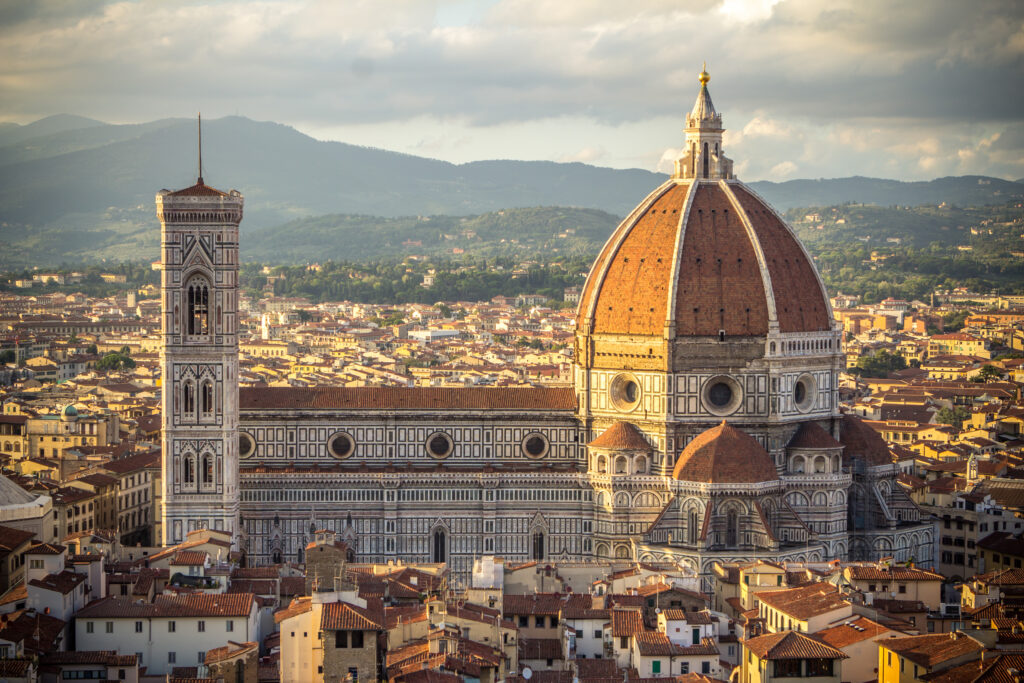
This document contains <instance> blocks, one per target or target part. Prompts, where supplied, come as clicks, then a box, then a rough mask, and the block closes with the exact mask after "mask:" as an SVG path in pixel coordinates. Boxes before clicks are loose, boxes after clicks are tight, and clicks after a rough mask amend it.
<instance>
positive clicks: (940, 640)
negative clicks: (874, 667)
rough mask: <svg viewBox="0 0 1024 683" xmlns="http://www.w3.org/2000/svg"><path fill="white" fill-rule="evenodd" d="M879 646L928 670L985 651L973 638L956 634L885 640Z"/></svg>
mask: <svg viewBox="0 0 1024 683" xmlns="http://www.w3.org/2000/svg"><path fill="white" fill-rule="evenodd" d="M879 645H880V646H881V647H884V648H886V649H888V650H891V651H893V652H895V653H897V654H899V655H900V656H901V657H906V658H907V659H909V660H910V661H912V662H914V663H915V664H919V665H921V666H924V667H926V668H928V669H931V668H932V667H934V666H935V665H937V664H941V663H942V662H947V661H949V660H951V659H955V658H957V657H962V656H964V655H967V654H971V653H980V652H981V651H982V650H984V649H985V648H984V646H983V645H981V643H979V642H978V641H976V640H974V639H973V638H970V637H968V636H966V635H964V634H962V633H956V632H953V633H936V634H934V635H932V634H929V635H923V636H906V637H904V638H887V639H884V640H882V641H881V642H880V643H879Z"/></svg>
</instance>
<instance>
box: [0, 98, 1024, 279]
mask: <svg viewBox="0 0 1024 683" xmlns="http://www.w3.org/2000/svg"><path fill="white" fill-rule="evenodd" d="M203 138H204V160H205V162H206V163H205V169H204V175H205V177H206V179H207V181H208V182H210V183H211V184H213V185H214V186H218V187H221V188H222V189H230V188H232V187H234V188H238V189H240V190H241V191H242V192H243V193H244V194H245V197H246V218H245V222H244V223H243V231H244V233H243V234H244V235H245V237H244V238H243V245H245V246H244V247H243V249H246V250H247V251H248V252H249V253H251V254H253V255H254V256H255V255H263V256H265V257H266V258H268V259H272V258H287V259H289V260H302V259H304V258H315V254H317V253H318V252H319V250H321V249H324V248H327V249H330V248H333V247H332V246H331V244H330V243H331V242H332V239H326V238H327V237H329V233H330V231H331V230H332V228H331V223H332V221H333V223H334V224H335V227H337V228H338V229H339V230H342V231H346V230H347V231H348V232H345V233H344V234H346V235H352V236H354V237H355V241H356V242H357V243H359V244H360V245H362V246H363V247H365V250H364V251H363V252H360V253H366V254H367V257H368V258H371V257H375V256H374V255H375V254H376V255H386V254H389V253H393V251H394V249H395V244H400V243H401V242H404V241H406V240H410V239H411V240H413V241H417V240H420V239H421V238H423V237H424V236H425V237H426V241H425V242H424V245H425V246H426V245H427V244H428V243H429V240H430V239H431V237H430V234H431V231H432V230H433V229H434V228H437V227H438V226H439V225H440V224H438V223H435V225H433V226H430V229H428V230H425V231H424V230H419V228H423V227H424V226H423V225H418V227H417V226H414V225H413V224H410V223H409V221H413V223H416V222H417V221H419V219H415V218H404V219H403V218H401V217H403V216H406V217H408V216H412V217H415V216H431V217H435V218H433V219H432V220H441V219H440V218H438V217H440V216H448V217H452V216H463V217H465V216H478V215H481V214H488V213H492V212H497V211H500V210H502V209H513V208H522V207H538V206H549V207H550V206H562V207H579V208H584V209H593V210H596V211H600V212H604V213H605V214H608V215H611V216H621V215H624V214H625V213H626V212H628V211H629V210H630V209H632V208H633V207H634V206H635V205H636V204H637V202H639V201H640V200H642V199H643V197H645V196H646V195H647V194H648V193H649V192H650V191H651V190H652V189H653V188H654V187H656V186H657V185H658V184H659V183H660V182H662V180H663V179H664V176H662V175H659V174H656V173H651V172H648V171H643V170H637V169H633V170H618V169H609V168H598V167H594V166H588V165H585V164H580V163H571V164H563V163H554V162H546V161H479V162H473V163H467V164H461V165H458V164H451V163H448V162H444V161H438V160H434V159H427V158H422V157H416V156H411V155H406V154H398V153H395V152H389V151H386V150H381V149H372V148H366V147H357V146H354V145H347V144H343V143H338V142H323V141H318V140H315V139H313V138H311V137H309V136H307V135H303V134H302V133H299V132H298V131H296V130H294V129H292V128H289V127H287V126H283V125H280V124H276V123H268V122H257V121H251V120H249V119H245V118H241V117H228V118H224V119H218V120H214V121H209V122H204V136H203ZM195 164H196V161H195V122H194V121H190V120H183V119H164V120H160V121H153V122H149V123H144V124H137V125H109V124H105V123H102V122H99V121H94V120H92V119H86V118H82V117H76V116H67V115H61V116H53V117H48V118H46V119H42V120H40V121H37V122H35V123H33V124H30V125H27V126H16V125H11V124H8V125H2V126H0V267H12V266H21V265H35V264H39V265H44V264H46V265H49V264H58V263H61V262H69V263H74V262H80V261H97V260H102V259H116V260H124V259H132V260H147V259H152V258H155V257H156V249H157V242H158V234H157V223H156V220H155V217H154V207H153V196H154V194H155V193H156V191H158V190H159V189H161V188H165V187H166V188H171V189H174V188H180V187H185V186H187V185H189V184H191V183H193V182H194V181H195V174H196V169H195ZM752 187H753V188H754V189H755V190H756V191H758V192H759V193H761V194H762V195H763V196H764V197H765V198H766V199H767V200H768V201H769V202H770V203H772V204H773V205H774V206H776V207H777V208H779V209H780V210H786V209H788V208H791V207H795V206H828V205H833V204H841V203H844V202H850V201H859V202H864V203H873V204H878V205H880V206H889V205H894V204H898V205H904V206H908V205H909V206H916V205H919V204H939V203H941V202H949V203H952V204H956V205H961V206H970V205H986V204H1001V203H1005V202H1006V201H1008V200H1010V199H1017V198H1024V185H1021V184H1019V183H1011V182H1008V181H1004V180H1000V179H996V178H982V177H963V178H940V179H937V180H934V181H930V182H915V183H904V182H899V181H894V180H881V179H873V178H838V179H831V180H792V181H788V182H785V183H770V182H756V183H752ZM335 214H345V215H346V217H344V218H338V217H334V218H325V216H330V215H335ZM368 217H382V218H379V219H377V218H368ZM304 219H308V220H304ZM453 220H454V219H453ZM602 220H607V219H602ZM295 221H299V222H295ZM420 222H423V221H420ZM445 225H446V226H447V225H448V224H445ZM451 225H453V226H454V225H455V224H451ZM275 226H286V227H277V228H275ZM455 227H457V226H455ZM528 227H529V226H525V227H524V226H522V225H520V226H515V227H514V228H508V229H510V230H512V229H515V230H519V229H525V228H528ZM570 227H571V226H570ZM454 229H455V228H454V227H444V230H445V231H448V232H451V230H454ZM264 230H269V231H270V232H269V233H268V235H267V236H262V235H261V233H262V232H263V231H264ZM275 230H278V231H279V232H274V231H275ZM281 230H283V231H284V232H283V233H282V232H280V231H281ZM307 230H308V231H311V233H310V234H309V235H303V236H302V237H301V238H297V235H299V234H300V233H302V232H303V231H307ZM377 230H381V231H383V232H382V233H381V234H380V235H378V237H379V238H380V240H379V241H380V244H379V245H375V244H374V242H375V240H374V239H369V238H366V239H363V238H365V237H366V234H365V233H367V231H377ZM437 232H440V230H437ZM421 233H422V234H421ZM285 234H286V235H287V239H277V238H276V237H275V235H277V236H283V235H285ZM553 234H556V233H555V232H549V233H548V234H547V237H550V236H551V235H553ZM399 237H400V238H401V239H399ZM508 237H509V238H510V239H515V238H516V237H515V235H512V234H509V235H508ZM533 238H535V239H538V240H542V239H546V237H544V236H541V235H533ZM346 239H348V238H346ZM348 241H350V242H351V241H352V240H351V239H348ZM446 241H448V242H451V241H452V240H446ZM598 241H600V240H598ZM570 242H571V240H570ZM435 246H436V247H437V248H438V249H441V250H442V251H443V246H448V245H441V244H437V245H435ZM471 246H472V245H471ZM556 246H559V245H556ZM306 247H308V248H309V250H310V251H311V252H312V253H313V254H314V256H312V257H310V256H308V255H305V252H304V249H305V248H306ZM453 247H454V245H453ZM569 247H570V248H584V247H583V245H582V244H576V245H571V244H570V245H569ZM361 248H362V247H361ZM559 248H561V247H560V246H559ZM282 249H283V250H282Z"/></svg>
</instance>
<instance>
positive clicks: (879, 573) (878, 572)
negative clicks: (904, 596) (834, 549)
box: [846, 566, 946, 581]
mask: <svg viewBox="0 0 1024 683" xmlns="http://www.w3.org/2000/svg"><path fill="white" fill-rule="evenodd" d="M846 571H847V572H848V574H849V577H850V578H851V579H853V580H854V581H868V580H872V581H874V580H878V581H884V580H886V579H892V580H893V581H945V580H946V579H945V577H943V576H942V574H939V573H937V572H932V571H928V570H927V569H918V568H916V567H889V568H888V569H881V568H879V567H857V566H853V567H847V568H846Z"/></svg>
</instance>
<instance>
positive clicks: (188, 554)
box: [171, 550, 209, 567]
mask: <svg viewBox="0 0 1024 683" xmlns="http://www.w3.org/2000/svg"><path fill="white" fill-rule="evenodd" d="M208 556H209V555H208V554H207V553H206V551H205V550H179V551H178V552H176V553H175V554H174V558H173V559H171V564H174V565H185V566H199V567H201V566H203V565H205V564H206V558H207V557H208Z"/></svg>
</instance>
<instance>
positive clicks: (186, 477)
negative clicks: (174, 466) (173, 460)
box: [181, 456, 196, 484]
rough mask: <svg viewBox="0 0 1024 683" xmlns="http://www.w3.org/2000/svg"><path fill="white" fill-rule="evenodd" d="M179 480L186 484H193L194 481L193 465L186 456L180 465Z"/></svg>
mask: <svg viewBox="0 0 1024 683" xmlns="http://www.w3.org/2000/svg"><path fill="white" fill-rule="evenodd" d="M181 470H182V471H181V480H182V481H183V482H185V483H186V484H194V483H195V481H196V472H195V465H194V464H193V462H192V456H186V458H185V459H184V460H183V461H182V464H181Z"/></svg>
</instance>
